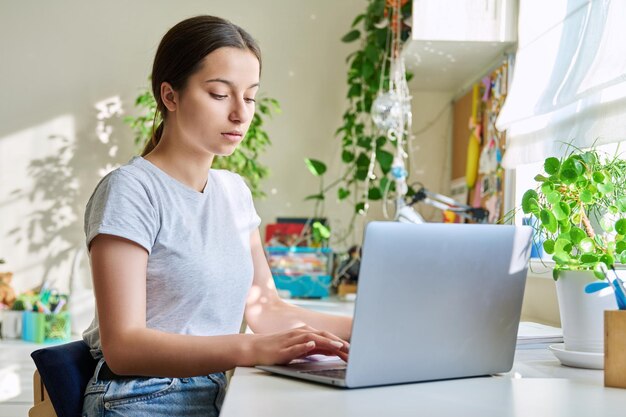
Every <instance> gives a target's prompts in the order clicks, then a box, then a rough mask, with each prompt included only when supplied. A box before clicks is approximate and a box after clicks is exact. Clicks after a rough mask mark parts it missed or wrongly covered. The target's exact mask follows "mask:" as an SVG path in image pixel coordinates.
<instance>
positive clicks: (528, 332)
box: [517, 321, 563, 349]
mask: <svg viewBox="0 0 626 417" xmlns="http://www.w3.org/2000/svg"><path fill="white" fill-rule="evenodd" d="M553 343H563V330H562V329H560V328H558V327H552V326H546V325H545V324H539V323H533V322H530V321H522V322H520V324H519V328H518V330H517V348H518V349H537V348H545V347H548V345H550V344H553Z"/></svg>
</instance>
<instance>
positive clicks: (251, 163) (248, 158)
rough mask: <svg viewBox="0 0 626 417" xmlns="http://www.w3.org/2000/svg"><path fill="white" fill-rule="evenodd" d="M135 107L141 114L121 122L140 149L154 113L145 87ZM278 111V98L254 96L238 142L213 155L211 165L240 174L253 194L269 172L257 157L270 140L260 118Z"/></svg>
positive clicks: (260, 194) (258, 194)
mask: <svg viewBox="0 0 626 417" xmlns="http://www.w3.org/2000/svg"><path fill="white" fill-rule="evenodd" d="M135 106H136V107H139V108H140V109H141V110H142V111H141V114H140V115H138V116H128V117H126V118H124V121H125V122H126V123H128V125H130V127H131V128H132V129H133V132H134V133H135V146H136V148H137V150H138V151H140V152H141V150H142V149H143V148H144V146H145V144H146V142H147V141H148V140H149V139H150V137H151V136H152V123H153V121H154V114H155V112H156V102H155V100H154V96H153V95H152V92H151V91H149V90H147V89H146V90H144V91H142V92H141V94H139V96H138V97H137V98H136V99H135ZM278 113H280V105H279V104H278V101H276V100H275V99H273V98H269V97H261V98H258V99H257V103H256V112H255V113H254V117H253V118H252V122H250V127H249V128H248V132H247V133H246V136H245V138H244V139H243V141H242V142H241V144H240V145H239V146H238V147H237V149H236V150H235V152H233V154H232V155H230V156H227V157H222V156H217V157H215V158H214V159H213V165H212V168H216V169H226V170H228V171H232V172H235V173H237V174H239V175H241V176H242V177H243V178H244V179H245V180H246V182H247V183H248V186H249V187H250V191H251V192H252V195H253V196H254V197H264V196H265V193H264V192H263V191H262V190H261V181H262V180H263V179H265V178H266V177H267V176H268V174H269V169H268V168H267V167H266V166H265V165H263V164H261V163H260V162H259V160H258V158H259V155H261V154H262V153H263V152H265V150H266V148H267V147H268V146H269V145H271V143H272V142H271V141H270V138H269V136H268V134H267V132H266V131H265V129H264V128H263V123H264V119H266V118H268V117H272V115H274V114H278ZM160 122H161V120H160V119H157V120H156V123H157V125H158V123H160Z"/></svg>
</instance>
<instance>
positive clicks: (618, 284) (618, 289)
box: [605, 267, 626, 310]
mask: <svg viewBox="0 0 626 417" xmlns="http://www.w3.org/2000/svg"><path fill="white" fill-rule="evenodd" d="M611 269H612V270H613V274H615V279H614V280H613V281H611V280H610V279H609V276H608V275H607V274H605V276H606V279H607V280H608V281H609V282H610V283H611V284H612V285H613V290H614V291H615V300H616V301H617V307H618V308H619V309H620V310H626V294H624V283H623V282H622V280H621V279H620V278H619V277H618V276H617V271H615V268H614V267H611Z"/></svg>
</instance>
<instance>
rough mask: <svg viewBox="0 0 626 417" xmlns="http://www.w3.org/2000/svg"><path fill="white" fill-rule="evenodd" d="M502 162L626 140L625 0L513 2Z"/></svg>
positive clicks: (524, 160) (501, 126)
mask: <svg viewBox="0 0 626 417" xmlns="http://www.w3.org/2000/svg"><path fill="white" fill-rule="evenodd" d="M519 13H520V14H519V47H518V51H517V54H516V63H515V72H514V75H513V79H512V85H511V89H510V92H509V95H508V97H507V100H506V102H505V104H504V107H503V109H502V112H501V113H500V117H499V118H498V120H497V127H498V129H500V130H504V129H506V130H507V136H508V144H507V152H506V154H505V158H504V165H505V167H507V168H513V167H515V166H517V165H519V164H524V163H530V162H535V161H539V160H542V159H544V158H545V157H546V156H548V155H561V154H563V153H564V152H566V151H567V146H566V145H564V143H573V144H574V145H576V146H581V147H585V146H590V145H592V144H594V143H596V144H598V145H599V144H605V143H611V142H617V141H623V140H626V0H612V1H611V0H549V1H546V0H521V1H520V11H519Z"/></svg>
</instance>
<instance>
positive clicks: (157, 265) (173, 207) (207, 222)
mask: <svg viewBox="0 0 626 417" xmlns="http://www.w3.org/2000/svg"><path fill="white" fill-rule="evenodd" d="M260 222H261V219H260V218H259V216H258V215H257V213H256V211H255V209H254V204H253V202H252V195H251V193H250V190H249V189H248V187H247V186H246V184H245V183H244V181H243V180H242V178H241V177H240V176H239V175H237V174H233V173H231V172H229V171H224V170H216V169H212V170H210V171H209V174H208V180H207V184H206V187H205V189H204V190H203V192H202V193H200V192H198V191H196V190H193V189H191V188H189V187H188V186H186V185H184V184H182V183H181V182H179V181H177V180H175V179H174V178H172V177H170V176H169V175H167V174H166V173H165V172H164V171H162V170H161V169H159V168H157V167H156V166H155V165H153V164H152V163H150V162H148V161H147V160H145V159H143V158H141V157H134V158H133V159H131V161H130V162H129V163H128V164H126V165H124V166H122V167H120V168H118V169H116V170H114V171H113V172H111V173H110V174H108V175H107V176H106V177H104V178H103V179H102V181H100V183H99V184H98V186H97V187H96V189H95V191H94V193H93V195H92V196H91V198H90V199H89V202H88V203H87V209H86V213H85V234H86V238H87V246H88V247H89V245H90V243H91V240H92V239H93V238H94V237H95V236H96V235H98V234H109V235H115V236H119V237H123V238H125V239H128V240H131V241H133V242H136V243H137V244H139V245H141V246H143V247H144V248H145V249H146V250H147V251H148V253H149V256H148V267H147V276H146V285H147V293H146V325H147V327H148V328H151V329H157V330H161V331H164V332H168V333H177V334H189V335H198V336H210V335H225V334H234V333H238V332H239V328H240V325H241V320H242V318H243V311H244V307H245V299H246V296H247V293H248V290H249V289H250V286H251V284H252V278H253V265H252V256H251V253H250V233H251V232H252V231H253V230H254V229H255V228H257V227H258V226H259V224H260ZM83 339H84V340H85V342H86V343H87V344H88V345H89V346H90V347H91V351H92V354H93V355H94V357H95V358H100V357H101V356H102V351H101V344H100V334H99V330H98V316H97V314H96V317H95V318H94V320H93V322H92V323H91V325H90V326H89V328H88V329H87V330H85V332H84V333H83Z"/></svg>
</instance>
